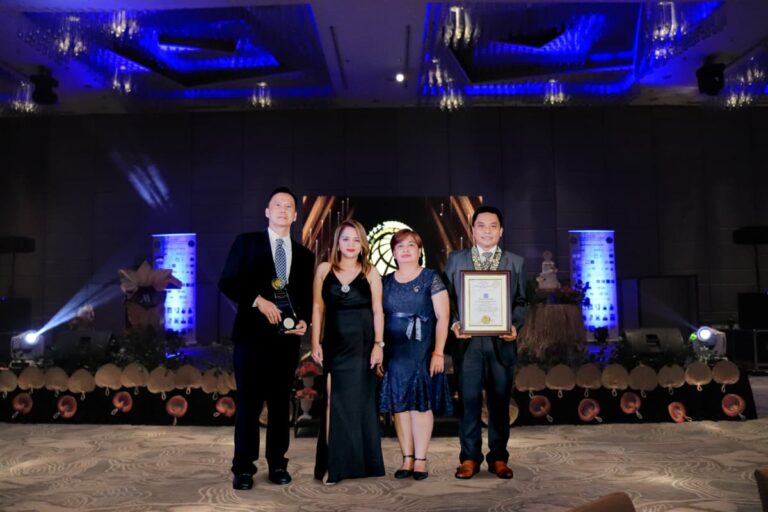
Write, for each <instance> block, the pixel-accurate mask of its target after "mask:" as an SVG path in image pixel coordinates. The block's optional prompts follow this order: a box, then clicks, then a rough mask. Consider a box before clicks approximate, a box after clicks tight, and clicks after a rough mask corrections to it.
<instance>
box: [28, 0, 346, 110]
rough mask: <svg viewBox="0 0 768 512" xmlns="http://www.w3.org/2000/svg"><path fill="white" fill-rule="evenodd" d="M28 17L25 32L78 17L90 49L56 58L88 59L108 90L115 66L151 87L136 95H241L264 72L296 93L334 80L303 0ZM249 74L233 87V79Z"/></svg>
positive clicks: (53, 28) (57, 27)
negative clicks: (218, 90) (298, 0)
mask: <svg viewBox="0 0 768 512" xmlns="http://www.w3.org/2000/svg"><path fill="white" fill-rule="evenodd" d="M25 16H26V18H27V20H29V22H30V23H31V25H32V27H31V28H30V29H29V31H30V32H32V33H37V32H40V33H43V34H53V35H55V34H57V33H58V32H59V31H61V27H62V26H64V24H65V23H66V22H67V20H70V19H74V18H76V19H77V20H78V22H77V28H78V31H79V32H78V33H79V34H81V35H82V37H83V39H84V41H85V43H86V47H87V48H88V51H84V52H81V53H80V54H78V55H76V56H75V55H71V54H68V55H66V56H60V57H58V59H59V60H60V61H62V60H63V59H64V58H76V59H77V60H78V61H80V62H81V63H84V64H86V66H87V67H89V68H90V69H89V70H88V71H90V72H96V73H97V74H99V75H101V76H102V78H103V79H104V86H105V88H108V87H110V84H111V83H112V82H113V78H114V76H115V74H116V73H117V71H116V70H120V71H121V72H125V73H130V74H132V75H133V80H134V81H135V82H138V83H137V85H139V86H141V84H142V82H144V83H145V84H150V85H151V86H148V87H139V88H138V89H136V91H139V92H138V94H135V95H136V96H139V97H155V98H157V97H165V98H178V99H189V98H230V97H233V96H230V95H233V94H240V97H241V98H243V99H244V100H245V99H246V98H248V97H249V96H250V94H251V91H252V90H253V84H254V83H255V82H261V81H263V80H264V79H265V78H269V81H270V85H271V86H274V87H275V89H276V90H280V89H281V88H288V89H296V90H299V91H301V90H303V89H306V91H305V93H301V92H291V93H290V96H293V97H302V96H306V97H313V96H317V95H319V94H320V95H323V96H328V95H329V94H330V93H329V92H328V90H329V88H330V87H331V81H330V77H329V75H328V71H327V67H326V64H325V57H324V54H323V51H322V47H321V45H320V40H319V35H318V33H317V27H316V25H315V21H314V15H313V13H312V9H311V6H310V5H308V4H304V5H285V6H255V7H232V8H206V9H171V10H146V11H116V12H110V11H102V12H93V11H88V12H63V13H62V12H32V13H25ZM70 25H71V22H70ZM116 27H117V29H120V30H117V29H116ZM287 34H289V36H288V35H287ZM30 44H32V43H30ZM39 44H41V43H39V42H36V43H35V45H37V46H39ZM37 46H35V47H36V48H37ZM86 72H87V71H86ZM136 74H141V75H142V76H140V77H138V78H137V77H136V76H135V75H136ZM157 77H164V78H165V79H168V80H157ZM251 80H252V82H250V83H242V84H237V85H238V86H237V87H231V85H232V82H237V81H241V82H247V81H251ZM225 84H226V85H228V86H229V87H227V89H226V90H225V91H224V92H222V93H215V92H205V91H203V92H200V93H195V92H194V91H195V90H196V89H198V88H207V87H209V86H210V87H211V88H215V87H216V86H219V85H225ZM319 91H320V92H319ZM331 93H332V91H331ZM217 94H218V95H217Z"/></svg>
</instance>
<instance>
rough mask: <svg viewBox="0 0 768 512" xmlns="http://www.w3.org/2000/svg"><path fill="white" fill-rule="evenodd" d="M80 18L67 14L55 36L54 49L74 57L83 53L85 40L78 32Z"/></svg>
mask: <svg viewBox="0 0 768 512" xmlns="http://www.w3.org/2000/svg"><path fill="white" fill-rule="evenodd" d="M79 24H80V18H78V17H77V16H67V18H66V19H65V20H64V27H63V28H62V29H61V31H60V32H59V37H57V38H56V50H57V51H58V52H59V53H60V54H61V55H68V54H70V53H71V54H72V55H74V56H75V57H77V56H78V55H80V54H82V53H85V50H86V49H87V47H86V45H85V40H84V39H83V36H82V34H81V33H80V28H79Z"/></svg>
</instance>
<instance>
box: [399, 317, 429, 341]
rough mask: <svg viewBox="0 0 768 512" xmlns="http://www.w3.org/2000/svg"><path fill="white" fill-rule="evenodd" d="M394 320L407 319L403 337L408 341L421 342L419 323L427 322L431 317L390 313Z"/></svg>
mask: <svg viewBox="0 0 768 512" xmlns="http://www.w3.org/2000/svg"><path fill="white" fill-rule="evenodd" d="M389 316H391V317H394V318H407V319H408V327H406V329H405V337H406V338H408V339H409V340H416V341H421V322H428V321H429V320H431V317H428V316H421V315H414V314H412V313H390V315H389Z"/></svg>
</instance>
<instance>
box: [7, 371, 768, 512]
mask: <svg viewBox="0 0 768 512" xmlns="http://www.w3.org/2000/svg"><path fill="white" fill-rule="evenodd" d="M751 382H752V388H753V391H754V395H755V401H756V403H757V409H758V416H759V419H757V420H752V421H745V422H712V421H699V422H693V423H686V424H681V425H677V424H672V423H664V424H659V423H654V424H610V425H586V426H572V425H558V426H543V427H518V428H513V429H512V437H511V441H510V453H511V460H510V462H511V466H512V467H513V469H514V470H515V478H514V479H513V480H511V481H502V480H499V479H497V478H496V477H495V476H493V475H490V474H489V473H487V472H486V471H485V467H483V472H482V473H480V474H479V475H478V476H476V477H475V478H473V479H472V480H469V481H460V480H456V479H455V478H454V477H453V472H454V468H455V466H456V465H457V464H458V453H459V443H458V439H456V438H438V439H435V440H434V441H433V445H432V447H431V449H430V453H429V457H430V461H429V465H430V477H429V479H427V480H426V481H423V482H415V481H413V480H410V479H407V480H404V481H403V480H395V479H394V478H392V476H391V474H392V472H393V471H394V470H395V469H396V468H397V466H398V465H399V463H400V451H399V448H398V446H397V441H396V440H395V439H391V438H385V439H383V441H382V447H383V450H384V457H385V462H386V465H387V473H388V476H386V477H382V478H368V479H363V480H348V481H344V482H341V483H340V484H338V485H336V486H332V487H325V486H323V485H322V484H321V483H319V482H317V481H315V480H313V478H312V466H313V462H314V447H315V443H316V440H315V439H314V438H299V439H294V440H292V443H291V450H290V452H289V457H290V458H291V462H290V464H289V469H290V470H291V472H292V474H293V476H294V480H293V482H292V483H291V484H290V485H287V486H276V485H273V484H271V483H270V482H269V481H268V480H267V477H266V463H265V462H264V461H263V460H260V461H259V463H258V466H259V473H258V474H257V476H256V485H255V487H254V489H253V490H251V491H234V490H233V489H232V487H231V482H230V474H229V463H230V457H231V452H232V427H159V426H128V425H121V426H107V425H55V424H33V425H12V424H3V425H1V426H0V510H13V511H18V512H21V511H35V512H48V511H57V512H62V511H75V510H77V511H110V512H115V511H129V512H138V511H150V510H151V511H169V512H171V511H173V512H182V511H185V512H203V511H208V510H211V511H253V510H257V511H258V510H302V511H332V510H381V511H385V510H386V511H391V510H399V511H417V510H444V511H449V510H452V511H457V512H459V511H465V510H469V511H473V510H493V511H526V512H528V511H530V512H560V511H567V510H568V509H569V508H571V507H573V506H576V505H579V504H582V503H585V502H587V501H589V500H591V499H593V498H596V497H598V496H602V495H604V494H608V493H610V492H614V491H619V490H624V491H627V492H628V493H629V495H630V496H631V497H632V500H633V502H634V503H635V507H636V508H637V510H639V511H643V512H651V511H653V512H661V511H678V512H682V511H693V510H700V511H710V512H711V511H728V512H735V511H738V512H750V511H759V510H760V500H759V497H758V494H757V487H756V485H755V482H754V477H753V475H752V473H753V471H754V469H755V468H756V467H759V466H766V465H768V377H752V378H751ZM262 434H263V432H262ZM262 439H263V438H262ZM262 449H263V448H262Z"/></svg>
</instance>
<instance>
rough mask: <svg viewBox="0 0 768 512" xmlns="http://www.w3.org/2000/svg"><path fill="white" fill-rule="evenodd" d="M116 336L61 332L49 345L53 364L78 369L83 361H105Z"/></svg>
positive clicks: (83, 331) (88, 332)
mask: <svg viewBox="0 0 768 512" xmlns="http://www.w3.org/2000/svg"><path fill="white" fill-rule="evenodd" d="M114 338H115V337H114V335H113V334H112V333H111V332H109V331H94V330H92V329H83V330H75V331H70V330H60V331H58V332H57V333H56V335H55V336H54V339H53V342H51V343H50V344H48V346H47V349H48V351H49V352H48V354H46V356H47V357H50V358H51V359H52V360H53V363H54V364H56V365H59V366H63V367H68V366H71V367H78V366H80V364H81V363H82V362H83V361H87V360H96V361H104V360H106V358H107V354H108V353H109V351H110V350H111V349H112V344H113V340H114Z"/></svg>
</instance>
